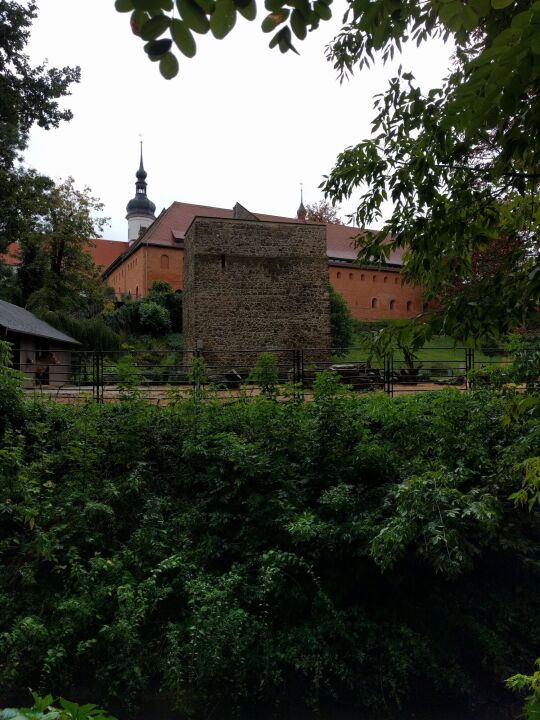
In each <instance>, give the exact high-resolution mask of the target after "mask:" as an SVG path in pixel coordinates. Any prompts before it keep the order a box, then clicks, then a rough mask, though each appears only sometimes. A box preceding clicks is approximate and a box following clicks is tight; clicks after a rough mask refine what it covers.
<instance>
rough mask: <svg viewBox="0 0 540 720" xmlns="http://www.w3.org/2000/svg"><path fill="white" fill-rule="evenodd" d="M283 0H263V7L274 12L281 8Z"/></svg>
mask: <svg viewBox="0 0 540 720" xmlns="http://www.w3.org/2000/svg"><path fill="white" fill-rule="evenodd" d="M283 5H284V0H265V3H264V7H265V8H266V9H267V10H268V12H271V13H275V12H279V11H280V10H283Z"/></svg>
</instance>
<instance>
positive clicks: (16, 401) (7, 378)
mask: <svg viewBox="0 0 540 720" xmlns="http://www.w3.org/2000/svg"><path fill="white" fill-rule="evenodd" d="M11 347H12V346H11V343H8V342H6V341H5V340H0V438H1V437H2V436H3V434H4V432H5V430H6V428H7V427H8V425H9V424H10V423H11V422H13V421H14V420H16V419H18V418H20V416H21V415H22V410H23V407H22V382H23V377H24V376H23V374H22V373H20V372H18V371H17V370H13V369H12V367H11V365H12V362H11Z"/></svg>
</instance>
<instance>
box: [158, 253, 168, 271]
mask: <svg viewBox="0 0 540 720" xmlns="http://www.w3.org/2000/svg"><path fill="white" fill-rule="evenodd" d="M160 264H161V269H162V270H168V269H169V256H168V255H162V256H161V263H160Z"/></svg>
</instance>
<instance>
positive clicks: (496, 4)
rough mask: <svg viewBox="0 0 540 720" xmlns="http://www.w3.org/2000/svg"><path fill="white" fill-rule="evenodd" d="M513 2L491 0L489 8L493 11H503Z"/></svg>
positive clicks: (512, 0) (508, 0) (511, 0)
mask: <svg viewBox="0 0 540 720" xmlns="http://www.w3.org/2000/svg"><path fill="white" fill-rule="evenodd" d="M513 2H514V0H491V7H492V8H494V9H495V10H504V8H507V7H508V6H509V5H511V4H512V3H513Z"/></svg>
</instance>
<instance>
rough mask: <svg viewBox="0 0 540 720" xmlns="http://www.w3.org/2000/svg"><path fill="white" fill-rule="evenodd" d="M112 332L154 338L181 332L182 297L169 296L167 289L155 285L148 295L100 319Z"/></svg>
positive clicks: (166, 284) (174, 294)
mask: <svg viewBox="0 0 540 720" xmlns="http://www.w3.org/2000/svg"><path fill="white" fill-rule="evenodd" d="M104 318H105V320H106V322H107V324H108V325H109V327H111V328H112V329H113V330H114V331H115V332H120V333H125V334H128V335H144V334H146V333H150V334H151V335H154V336H159V335H165V334H166V333H169V332H173V333H180V332H182V295H181V293H176V292H173V290H172V288H171V286H170V285H169V284H168V283H166V282H162V281H156V282H154V283H153V284H152V287H151V288H150V290H149V291H148V295H147V296H146V297H145V298H141V299H140V300H133V301H132V300H130V301H128V302H125V303H124V304H123V305H121V306H120V307H119V308H117V309H116V310H113V311H112V312H109V313H106V314H105V316H104Z"/></svg>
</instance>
